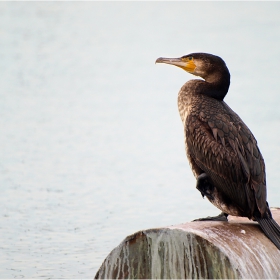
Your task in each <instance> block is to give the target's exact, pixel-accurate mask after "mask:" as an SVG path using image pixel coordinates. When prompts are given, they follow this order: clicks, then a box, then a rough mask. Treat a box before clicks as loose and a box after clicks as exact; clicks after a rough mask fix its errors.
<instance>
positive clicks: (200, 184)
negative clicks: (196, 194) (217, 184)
mask: <svg viewBox="0 0 280 280" xmlns="http://www.w3.org/2000/svg"><path fill="white" fill-rule="evenodd" d="M196 188H197V189H198V190H199V191H200V192H201V195H202V197H203V198H204V196H206V197H207V198H208V199H209V200H213V199H214V197H213V196H212V193H213V190H214V187H213V185H212V184H211V183H210V178H209V176H208V175H207V174H206V173H202V174H200V175H199V176H198V177H197V181H196Z"/></svg>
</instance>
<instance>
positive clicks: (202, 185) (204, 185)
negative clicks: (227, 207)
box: [193, 173, 228, 222]
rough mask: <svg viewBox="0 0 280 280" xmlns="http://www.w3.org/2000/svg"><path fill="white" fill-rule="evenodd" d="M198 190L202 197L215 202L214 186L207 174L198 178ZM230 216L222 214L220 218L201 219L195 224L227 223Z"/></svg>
mask: <svg viewBox="0 0 280 280" xmlns="http://www.w3.org/2000/svg"><path fill="white" fill-rule="evenodd" d="M196 188H197V189H198V190H199V191H200V192H201V195H202V197H203V198H204V196H206V197H207V198H208V199H209V200H210V201H211V200H214V197H213V194H214V186H213V184H212V183H211V182H210V178H209V176H208V175H207V174H206V173H202V174H200V175H199V176H198V177H197V183H196ZM227 216H228V214H226V213H224V212H222V213H221V214H220V215H218V216H214V217H206V218H200V219H195V220H193V222H196V221H227V220H228V219H227Z"/></svg>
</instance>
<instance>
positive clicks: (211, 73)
mask: <svg viewBox="0 0 280 280" xmlns="http://www.w3.org/2000/svg"><path fill="white" fill-rule="evenodd" d="M156 63H166V64H171V65H175V66H178V67H180V68H182V69H184V70H185V71H187V72H189V73H190V74H193V75H195V76H199V77H201V78H203V79H204V80H205V81H207V82H210V83H211V82H213V81H214V80H215V79H217V74H218V73H219V72H225V71H226V72H228V69H227V66H226V64H225V62H224V61H223V60H222V59H221V58H220V57H219V56H216V55H212V54H208V53H191V54H188V55H184V56H182V57H179V58H165V57H160V58H158V59H157V60H156Z"/></svg>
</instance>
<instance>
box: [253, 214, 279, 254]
mask: <svg viewBox="0 0 280 280" xmlns="http://www.w3.org/2000/svg"><path fill="white" fill-rule="evenodd" d="M257 221H258V223H259V225H260V227H261V229H262V230H263V232H264V233H265V235H266V236H267V237H268V238H269V239H270V240H271V241H272V242H273V243H274V245H275V246H276V247H277V248H278V249H279V250H280V226H279V225H278V224H277V223H276V222H275V220H274V219H273V218H257Z"/></svg>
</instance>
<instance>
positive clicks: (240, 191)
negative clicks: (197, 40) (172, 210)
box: [156, 53, 280, 249]
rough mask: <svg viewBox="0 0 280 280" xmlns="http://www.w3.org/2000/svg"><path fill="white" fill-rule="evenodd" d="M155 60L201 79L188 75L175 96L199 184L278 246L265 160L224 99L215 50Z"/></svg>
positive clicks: (224, 81)
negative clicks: (267, 189)
mask: <svg viewBox="0 0 280 280" xmlns="http://www.w3.org/2000/svg"><path fill="white" fill-rule="evenodd" d="M156 63H167V64H172V65H175V66H178V67H180V68H182V69H184V70H186V71H187V72H189V73H191V74H193V75H196V76H200V77H202V78H203V79H204V80H200V79H196V80H190V81H188V82H187V83H185V84H184V85H183V87H182V88H181V90H180V92H179V96H178V108H179V112H180V116H181V119H182V122H183V125H184V131H185V144H186V153H187V157H188V159H189V162H190V165H191V168H192V171H193V173H194V176H195V177H196V178H197V186H196V187H197V189H198V190H199V191H200V192H201V194H202V196H203V197H204V196H206V197H207V198H208V199H209V201H210V202H211V203H213V204H214V205H215V206H216V207H218V208H219V209H220V210H222V212H223V213H224V215H219V216H217V217H208V218H204V219H198V220H214V219H218V220H220V219H221V218H223V217H224V218H225V217H227V215H234V216H242V217H248V218H249V219H253V220H256V221H258V222H259V224H260V226H261V228H262V229H263V231H264V232H265V234H266V235H267V236H268V237H269V238H270V239H271V240H272V242H273V243H274V244H275V245H276V246H277V247H278V249H280V227H279V225H278V224H277V223H276V222H275V221H274V220H273V218H272V215H271V212H270V209H269V207H268V203H267V202H266V176H265V163H264V160H263V157H262V155H261V152H260V150H259V148H258V145H257V141H256V139H255V137H254V135H253V134H252V132H251V131H250V130H249V128H248V127H247V126H246V125H245V123H244V122H243V121H242V120H241V118H240V117H239V116H238V115H237V114H236V113H235V112H234V111H233V110H231V108H230V107H229V106H228V105H227V104H226V103H225V102H224V101H223V99H224V97H225V95H226V94H227V91H228V88H229V85H230V73H229V71H228V68H227V66H226V64H225V62H224V61H223V60H222V59H221V58H220V57H218V56H215V55H211V54H206V53H192V54H189V55H186V56H183V57H181V58H158V59H157V60H156Z"/></svg>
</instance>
